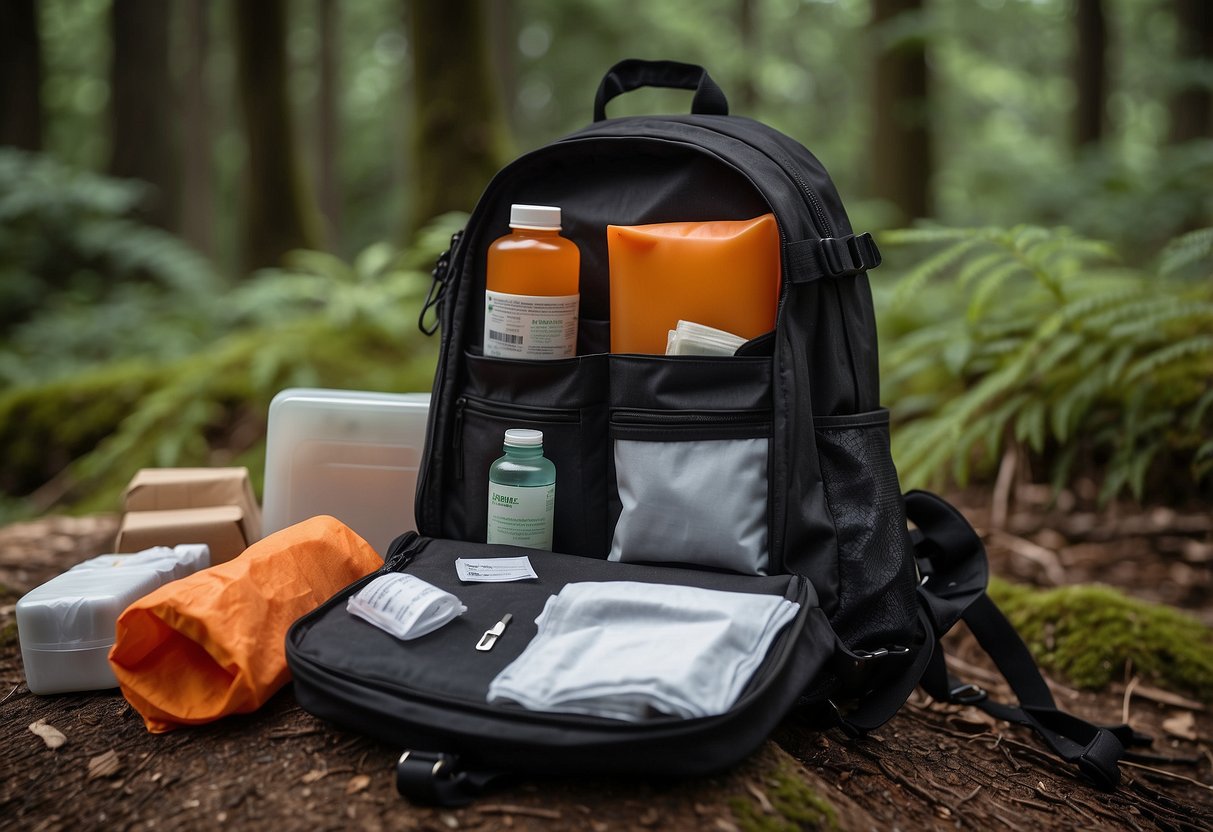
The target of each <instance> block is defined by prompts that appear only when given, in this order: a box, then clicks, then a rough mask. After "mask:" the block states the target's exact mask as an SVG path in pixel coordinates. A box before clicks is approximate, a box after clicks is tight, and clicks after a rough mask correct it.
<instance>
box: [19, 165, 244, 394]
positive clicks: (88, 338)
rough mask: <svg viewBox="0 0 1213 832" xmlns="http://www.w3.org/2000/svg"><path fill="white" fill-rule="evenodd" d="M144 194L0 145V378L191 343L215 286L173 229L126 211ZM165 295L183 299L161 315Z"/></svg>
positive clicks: (131, 185) (217, 290) (28, 376)
mask: <svg viewBox="0 0 1213 832" xmlns="http://www.w3.org/2000/svg"><path fill="white" fill-rule="evenodd" d="M145 194H146V189H145V188H144V186H142V185H141V184H139V183H137V182H130V181H124V180H117V179H111V178H108V177H103V176H97V175H94V174H88V173H80V172H77V171H73V170H72V169H70V168H68V167H66V166H64V165H62V164H60V163H58V162H56V161H55V160H53V159H51V158H50V157H48V156H39V155H36V154H30V153H24V152H22V151H18V150H14V149H11V148H0V337H3V336H7V343H4V344H3V345H0V383H2V382H8V383H16V382H22V381H30V380H33V379H34V378H38V377H45V375H46V374H47V373H51V374H58V373H59V372H61V371H62V370H63V369H64V368H69V369H72V368H74V367H75V366H76V365H77V364H78V362H80V361H82V360H85V359H96V358H122V357H127V356H131V355H139V354H141V353H143V352H144V351H146V350H147V349H148V348H149V346H151V345H153V344H155V345H162V346H163V347H164V348H168V349H173V347H174V345H179V347H178V348H179V349H180V350H187V349H191V348H193V347H195V346H196V345H197V341H196V340H193V339H190V338H188V337H186V336H187V335H188V333H191V332H194V331H196V330H197V322H198V321H199V319H200V318H205V317H206V316H208V315H211V314H213V313H214V307H215V305H216V304H215V299H216V298H218V297H219V296H221V295H222V291H221V287H222V283H221V282H220V281H219V279H218V277H217V276H216V275H215V273H214V271H213V270H212V269H211V266H210V264H209V263H208V262H207V261H206V260H205V259H204V258H202V257H201V256H200V255H198V254H197V253H196V252H194V251H193V250H192V249H190V248H189V247H188V246H187V245H185V244H184V243H183V242H181V240H179V239H178V238H177V237H174V236H173V235H172V234H169V233H168V232H165V231H161V230H159V229H156V228H151V227H149V226H146V225H142V224H140V223H138V222H136V221H134V220H132V219H131V218H130V215H131V214H132V213H133V212H134V211H135V210H136V209H137V208H138V206H139V204H140V203H141V201H142V200H143V199H144V197H145ZM168 295H173V296H175V297H177V298H179V299H181V300H182V301H183V302H182V303H179V304H178V305H177V306H176V307H174V308H172V309H170V310H167V312H168V314H161V307H163V306H165V303H164V300H165V298H166V297H167V296H168ZM106 304H109V305H106ZM174 311H177V312H184V313H185V314H180V315H173V314H172V312H174ZM35 313H36V314H35ZM136 321H137V322H139V325H138V326H134V325H133V322H136ZM48 344H53V345H54V346H55V353H54V354H53V356H52V355H49V354H48V350H47V345H48Z"/></svg>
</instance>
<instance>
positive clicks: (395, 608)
mask: <svg viewBox="0 0 1213 832" xmlns="http://www.w3.org/2000/svg"><path fill="white" fill-rule="evenodd" d="M346 609H347V610H348V611H349V613H350V615H353V616H356V617H358V618H361V619H362V620H363V621H366V622H369V623H371V624H374V625H375V626H376V627H378V628H379V629H381V630H383V631H384V632H386V633H390V634H391V635H393V636H395V637H396V638H398V639H401V640H403V641H409V640H411V639H415V638H420V637H421V636H423V635H426V634H427V633H432V632H434V631H435V630H437V629H438V628H439V627H441V626H442V625H444V624H446V623H447V622H449V621H451V620H453V619H455V618H458V617H459V616H461V615H463V614H464V613H465V612H467V609H468V608H467V607H465V606H464V605H463V603H462V602H461V601H460V600H459V599H458V598H456V597H455V596H454V595H452V594H451V593H449V592H446V591H445V590H442V589H439V588H438V587H436V586H434V585H433V584H430V583H426V582H425V581H423V580H421V579H420V578H418V577H416V576H415V575H405V574H402V573H399V572H394V573H391V574H388V575H380V576H379V577H378V578H376V579H375V580H373V581H371V582H370V583H369V584H367V585H366V586H364V587H363V588H362V589H361V590H359V591H358V592H357V593H356V594H355V595H351V596H350V600H349V601H348V602H347V603H346Z"/></svg>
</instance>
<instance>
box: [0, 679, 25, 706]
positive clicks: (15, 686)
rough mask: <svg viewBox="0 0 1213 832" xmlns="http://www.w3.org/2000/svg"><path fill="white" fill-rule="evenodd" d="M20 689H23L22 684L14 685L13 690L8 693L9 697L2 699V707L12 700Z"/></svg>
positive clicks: (0, 700) (0, 701)
mask: <svg viewBox="0 0 1213 832" xmlns="http://www.w3.org/2000/svg"><path fill="white" fill-rule="evenodd" d="M19 687H21V685H20V684H16V685H13V689H12V690H10V691H9V692H8V696H6V697H4V698H3V699H0V705H3V704H4V703H5V702H7V701H8V700H10V699H12V698H13V694H14V693H16V692H17V688H19Z"/></svg>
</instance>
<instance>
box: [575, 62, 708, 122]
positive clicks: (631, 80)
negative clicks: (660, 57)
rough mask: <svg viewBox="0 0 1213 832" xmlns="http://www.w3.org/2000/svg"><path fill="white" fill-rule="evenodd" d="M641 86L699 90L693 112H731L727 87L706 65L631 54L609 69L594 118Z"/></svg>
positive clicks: (596, 99)
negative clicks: (641, 58) (647, 59)
mask: <svg viewBox="0 0 1213 832" xmlns="http://www.w3.org/2000/svg"><path fill="white" fill-rule="evenodd" d="M640 87H666V88H669V89H675V90H695V97H694V98H692V99H691V113H692V114H693V115H710V116H727V115H728V114H729V102H728V99H726V98H725V97H724V91H723V90H721V89H720V86H719V85H718V84H717V83H716V82H715V81H713V80H712V77H711V76H710V75H708V72H707V70H706V69H704V68H703V67H701V66H698V65H697V64H684V63H679V62H678V61H642V60H639V59H637V58H628V59H627V60H624V61H620V62H619V63H617V64H615V65H614V66H613V67H611V68H610V69H608V70H607V74H606V75H604V76H603V77H602V83H601V84H599V85H598V94H597V95H595V96H594V121H603V120H605V119H606V105H607V102H609V101H610V100H611V99H612V98H614V97H615V96H617V95H622V94H623V93H625V92H630V91H632V90H635V89H639V88H640Z"/></svg>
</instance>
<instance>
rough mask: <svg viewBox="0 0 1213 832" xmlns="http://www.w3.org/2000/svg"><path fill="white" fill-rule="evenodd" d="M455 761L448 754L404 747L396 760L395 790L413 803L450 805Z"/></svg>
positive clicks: (457, 761) (456, 762)
mask: <svg viewBox="0 0 1213 832" xmlns="http://www.w3.org/2000/svg"><path fill="white" fill-rule="evenodd" d="M458 763H459V760H458V758H457V757H455V756H453V755H451V754H443V753H441V752H436V751H413V750H407V751H405V752H404V753H403V754H401V755H400V759H399V760H397V761H396V791H398V792H400V794H401V795H402V796H404V797H407V798H408V799H409V800H411V801H413V802H414V803H423V804H428V805H435V804H436V805H450V803H449V801H450V798H451V787H452V786H453V785H455V783H454V781H455V774H456V771H457V767H458Z"/></svg>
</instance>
